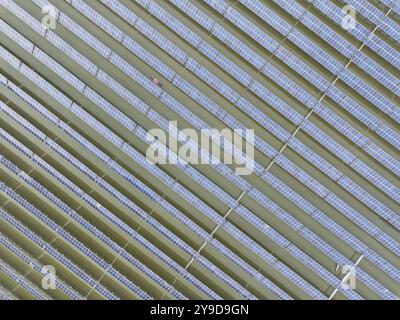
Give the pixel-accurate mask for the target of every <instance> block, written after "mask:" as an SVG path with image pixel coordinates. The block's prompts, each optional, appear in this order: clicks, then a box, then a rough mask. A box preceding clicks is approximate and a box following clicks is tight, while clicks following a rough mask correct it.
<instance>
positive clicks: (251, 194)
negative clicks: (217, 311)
mask: <svg viewBox="0 0 400 320" xmlns="http://www.w3.org/2000/svg"><path fill="white" fill-rule="evenodd" d="M345 5H350V6H352V7H353V8H354V9H355V11H356V13H357V14H356V24H355V27H354V28H350V29H347V30H346V29H345V28H343V27H342V22H343V16H344V13H343V11H342V8H343V7H344V6H345ZM49 6H51V7H49ZM43 8H55V9H56V10H55V14H56V16H55V19H56V21H55V23H56V24H55V28H44V27H43V21H44V20H43V19H46V18H49V16H46V11H42V9H43ZM151 77H155V78H157V79H159V81H160V83H161V85H162V86H159V85H157V84H155V83H154V82H153V81H152V79H151ZM0 111H1V115H0V257H1V258H0V299H286V300H290V299H321V300H325V299H352V300H362V299H400V232H399V229H400V179H399V177H400V153H399V149H400V130H399V129H400V127H399V123H400V1H391V0H385V1H382V0H381V1H378V0H354V1H352V0H323V1H322V0H307V1H306V0H295V1H293V0H268V1H267V0H239V1H234V0H203V1H202V0H167V1H166V0H136V1H133V0H118V1H117V0H29V1H27V0H0ZM168 121H177V124H178V128H180V129H183V128H192V129H196V130H200V129H203V128H217V129H222V128H231V129H237V128H241V129H245V128H250V129H254V133H255V141H254V147H255V168H254V172H253V173H252V174H251V175H247V176H238V175H236V174H235V172H234V168H233V167H232V165H229V164H222V163H220V164H212V165H201V164H198V165H196V164H190V163H186V164H181V165H171V164H167V165H162V164H158V165H154V164H151V163H150V162H149V161H147V159H146V150H147V148H148V147H149V142H148V141H147V140H146V133H147V132H148V131H149V130H151V129H152V128H163V129H167V128H168ZM215 143H216V144H217V145H218V143H219V142H218V141H216V142H215ZM166 145H167V147H168V150H171V152H174V153H176V152H177V151H178V150H177V146H175V145H172V144H169V143H168V142H167V143H166ZM193 146H194V148H198V147H199V146H198V145H197V144H196V143H195V142H193ZM218 147H221V148H222V145H219V146H218ZM202 152H206V151H204V150H203V151H202ZM48 266H53V267H54V268H55V270H56V279H55V280H56V287H55V288H52V289H50V290H48V289H45V288H44V287H43V279H45V278H46V277H48V270H47V269H46V268H47V267H48ZM347 267H351V268H353V270H355V278H356V285H355V288H350V289H349V288H347V287H346V286H344V285H343V284H344V283H346V281H347V280H348V278H349V276H350V272H346V270H347V269H346V268H347Z"/></svg>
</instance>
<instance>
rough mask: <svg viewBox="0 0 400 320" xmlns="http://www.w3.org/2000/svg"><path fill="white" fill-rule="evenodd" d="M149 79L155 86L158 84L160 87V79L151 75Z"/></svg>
mask: <svg viewBox="0 0 400 320" xmlns="http://www.w3.org/2000/svg"><path fill="white" fill-rule="evenodd" d="M151 81H153V83H154V84H155V85H157V86H159V87H160V88H161V82H160V80H158V79H157V78H154V77H151Z"/></svg>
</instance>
